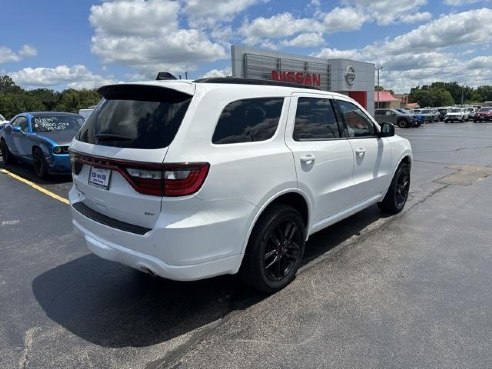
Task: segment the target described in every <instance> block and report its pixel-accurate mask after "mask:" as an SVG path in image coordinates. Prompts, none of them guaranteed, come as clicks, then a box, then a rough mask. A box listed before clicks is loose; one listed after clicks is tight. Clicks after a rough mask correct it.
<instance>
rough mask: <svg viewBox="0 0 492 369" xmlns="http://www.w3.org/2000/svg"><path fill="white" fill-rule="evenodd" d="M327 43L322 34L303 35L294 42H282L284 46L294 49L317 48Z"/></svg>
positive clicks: (293, 40)
mask: <svg viewBox="0 0 492 369" xmlns="http://www.w3.org/2000/svg"><path fill="white" fill-rule="evenodd" d="M324 43H325V39H324V38H323V35H322V34H321V33H314V32H311V33H301V34H300V35H298V36H297V37H295V38H293V39H292V40H285V41H283V42H282V46H292V47H315V46H320V45H323V44H324Z"/></svg>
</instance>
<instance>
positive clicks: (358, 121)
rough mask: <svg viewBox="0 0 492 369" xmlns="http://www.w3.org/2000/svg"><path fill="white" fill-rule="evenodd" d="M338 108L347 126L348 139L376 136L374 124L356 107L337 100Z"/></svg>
mask: <svg viewBox="0 0 492 369" xmlns="http://www.w3.org/2000/svg"><path fill="white" fill-rule="evenodd" d="M338 106H339V107H340V111H341V113H342V116H343V120H344V121H345V125H346V126H347V130H348V136H349V137H368V136H375V135H376V128H375V127H374V124H373V123H372V121H371V120H370V119H369V118H368V117H367V115H366V114H365V113H364V112H363V111H362V110H361V109H360V108H359V107H358V106H356V105H354V104H352V103H351V102H348V101H344V100H338Z"/></svg>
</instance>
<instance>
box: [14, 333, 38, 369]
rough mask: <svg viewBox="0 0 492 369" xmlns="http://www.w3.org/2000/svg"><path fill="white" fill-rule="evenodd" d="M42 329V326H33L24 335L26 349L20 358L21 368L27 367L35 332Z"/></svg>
mask: <svg viewBox="0 0 492 369" xmlns="http://www.w3.org/2000/svg"><path fill="white" fill-rule="evenodd" d="M40 329H42V327H32V328H29V329H28V330H27V331H26V335H25V337H24V350H23V351H22V356H21V358H20V360H19V369H26V368H27V364H28V362H29V352H30V351H31V349H32V345H33V343H34V334H35V333H36V332H37V331H38V330H40Z"/></svg>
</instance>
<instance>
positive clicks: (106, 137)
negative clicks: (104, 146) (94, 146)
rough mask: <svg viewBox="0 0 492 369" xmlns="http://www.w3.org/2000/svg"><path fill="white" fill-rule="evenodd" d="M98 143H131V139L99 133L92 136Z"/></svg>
mask: <svg viewBox="0 0 492 369" xmlns="http://www.w3.org/2000/svg"><path fill="white" fill-rule="evenodd" d="M94 137H95V138H97V139H98V140H99V141H133V137H128V136H122V135H115V134H112V133H99V134H97V135H94Z"/></svg>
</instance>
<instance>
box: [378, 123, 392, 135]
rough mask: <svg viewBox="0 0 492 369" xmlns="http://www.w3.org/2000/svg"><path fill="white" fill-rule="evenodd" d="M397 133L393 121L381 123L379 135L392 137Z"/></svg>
mask: <svg viewBox="0 0 492 369" xmlns="http://www.w3.org/2000/svg"><path fill="white" fill-rule="evenodd" d="M394 135H395V126H394V125H393V124H391V123H388V122H384V123H381V132H380V134H379V137H392V136H394Z"/></svg>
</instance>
